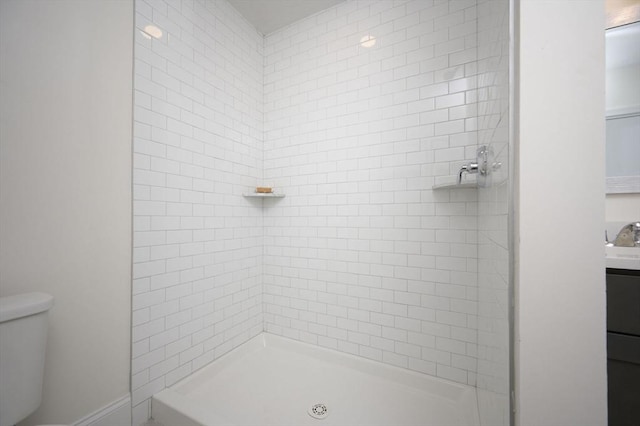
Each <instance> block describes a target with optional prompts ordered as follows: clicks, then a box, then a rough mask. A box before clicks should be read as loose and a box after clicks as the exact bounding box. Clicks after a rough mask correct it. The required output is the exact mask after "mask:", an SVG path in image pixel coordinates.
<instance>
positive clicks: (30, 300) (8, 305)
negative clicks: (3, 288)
mask: <svg viewBox="0 0 640 426" xmlns="http://www.w3.org/2000/svg"><path fill="white" fill-rule="evenodd" d="M51 306H53V296H51V295H49V294H46V293H37V292H34V293H23V294H16V295H14V296H6V297H0V322H5V321H11V320H14V319H18V318H22V317H26V316H28V315H35V314H39V313H40V312H44V311H48V310H49V308H51Z"/></svg>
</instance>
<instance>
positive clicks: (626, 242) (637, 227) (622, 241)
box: [613, 222, 640, 247]
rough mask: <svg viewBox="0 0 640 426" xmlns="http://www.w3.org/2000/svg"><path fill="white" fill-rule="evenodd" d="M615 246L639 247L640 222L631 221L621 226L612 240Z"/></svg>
mask: <svg viewBox="0 0 640 426" xmlns="http://www.w3.org/2000/svg"><path fill="white" fill-rule="evenodd" d="M613 245H614V246H616V247H640V222H631V223H629V224H627V225H625V226H623V227H622V229H621V230H620V232H618V236H616V239H615V240H614V241H613Z"/></svg>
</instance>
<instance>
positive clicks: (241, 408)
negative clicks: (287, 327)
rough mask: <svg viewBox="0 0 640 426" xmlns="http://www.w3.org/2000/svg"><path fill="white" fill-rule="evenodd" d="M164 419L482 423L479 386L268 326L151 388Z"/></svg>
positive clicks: (202, 425) (208, 423)
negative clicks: (312, 341) (266, 330)
mask: <svg viewBox="0 0 640 426" xmlns="http://www.w3.org/2000/svg"><path fill="white" fill-rule="evenodd" d="M152 415H153V418H154V419H155V420H156V421H158V422H160V423H162V424H164V425H167V426H169V425H180V426H221V425H237V426H239V425H262V426H267V425H274V426H275V425H278V426H282V425H299V426H306V425H308V426H313V425H318V426H336V425H342V426H349V425H367V426H375V425H380V426H388V425H398V426H400V425H406V426H409V425H412V426H418V425H419V426H425V425H438V426H443V425H447V426H454V425H457V426H477V425H478V424H479V420H478V410H477V404H476V391H475V388H473V387H471V386H466V385H461V384H458V383H454V382H450V381H447V380H443V379H440V378H436V377H432V376H428V375H425V374H421V373H416V372H413V371H409V370H406V369H402V368H398V367H393V366H390V365H386V364H383V363H380V362H376V361H371V360H368V359H364V358H361V357H356V356H353V355H348V354H344V353H340V352H336V351H332V350H329V349H325V348H320V347H317V346H313V345H309V344H306V343H300V342H298V341H294V340H290V339H286V338H282V337H279V336H275V335H272V334H268V333H262V334H260V335H258V336H256V337H254V338H253V339H251V340H249V341H248V342H247V343H245V344H243V345H241V346H239V347H238V348H236V349H234V350H233V351H231V352H229V353H228V354H226V355H224V356H222V357H221V358H219V359H218V360H216V361H214V362H213V363H211V364H209V365H208V366H206V367H204V368H202V369H200V370H199V371H197V372H195V373H193V374H192V375H190V376H189V377H187V378H185V379H183V380H182V381H180V382H178V383H177V384H175V385H174V386H171V387H170V388H167V389H165V390H163V391H161V392H160V393H158V394H156V395H154V396H153V400H152Z"/></svg>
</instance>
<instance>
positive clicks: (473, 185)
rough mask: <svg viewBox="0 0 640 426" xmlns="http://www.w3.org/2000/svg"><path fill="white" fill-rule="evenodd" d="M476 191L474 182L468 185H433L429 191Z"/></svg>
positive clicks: (476, 186) (476, 185)
mask: <svg viewBox="0 0 640 426" xmlns="http://www.w3.org/2000/svg"><path fill="white" fill-rule="evenodd" d="M465 188H466V189H477V188H478V184H477V183H476V182H469V183H441V184H439V185H433V186H432V187H431V189H465Z"/></svg>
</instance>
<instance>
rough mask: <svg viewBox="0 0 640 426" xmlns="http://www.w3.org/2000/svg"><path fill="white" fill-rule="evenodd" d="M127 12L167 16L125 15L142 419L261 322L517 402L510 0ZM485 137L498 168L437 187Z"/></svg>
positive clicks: (491, 404) (485, 417) (194, 6)
mask: <svg viewBox="0 0 640 426" xmlns="http://www.w3.org/2000/svg"><path fill="white" fill-rule="evenodd" d="M135 12H136V15H135V16H136V28H138V29H141V30H142V29H144V27H145V26H146V25H148V24H154V25H155V26H157V27H158V28H160V29H161V30H162V32H163V35H162V37H161V38H158V39H155V38H149V36H148V35H146V34H143V32H141V31H136V35H135V37H136V42H135V80H134V89H135V101H134V103H135V110H134V161H133V164H134V284H133V332H132V340H133V344H132V347H133V354H132V390H133V393H132V395H133V405H134V407H135V408H134V424H136V425H137V424H140V423H141V422H144V421H145V420H146V419H147V416H148V414H149V401H150V398H151V396H152V395H153V394H154V393H156V392H158V391H160V390H162V389H163V388H165V387H167V386H170V385H172V384H174V383H175V382H177V381H178V380H180V379H182V378H184V377H186V376H187V375H189V374H190V373H192V372H193V371H195V370H197V369H198V368H200V367H202V366H204V365H206V364H207V363H209V362H211V361H213V360H214V359H216V358H218V357H220V356H221V355H223V354H224V353H226V352H228V351H229V350H231V349H233V348H235V347H237V346H239V345H241V344H242V343H244V342H246V341H247V340H248V339H250V338H251V337H253V336H255V335H257V334H259V333H261V332H263V331H266V332H269V333H273V334H278V335H282V336H285V337H289V338H293V339H296V340H301V341H304V342H308V343H311V344H314V345H319V346H324V347H328V348H332V349H335V350H338V351H342V352H348V353H352V354H355V355H358V356H362V357H366V358H370V359H373V360H376V361H381V362H384V363H389V364H393V365H396V366H400V367H404V368H408V369H411V370H415V371H419V372H422V373H426V374H430V375H434V376H437V377H441V378H445V379H448V380H453V381H455V382H459V383H464V384H469V385H472V386H477V387H478V389H479V393H478V395H479V408H480V417H481V420H482V422H483V423H484V424H498V423H496V422H502V423H506V422H508V417H509V413H508V406H509V404H508V398H507V395H508V393H509V339H508V336H509V322H508V319H509V308H508V300H509V297H508V288H509V282H510V279H509V243H508V241H509V240H508V226H509V184H508V179H507V178H508V172H509V155H510V145H509V58H510V55H509V3H508V1H507V0H468V1H467V0H449V1H438V0H436V1H431V0H413V1H400V0H372V1H352V0H348V1H345V2H342V3H340V4H338V5H336V6H334V7H332V8H329V9H327V10H325V11H323V12H320V13H318V14H316V15H313V16H311V17H308V18H305V19H303V20H301V21H298V22H296V23H294V24H292V25H290V26H288V27H286V28H284V29H282V30H279V31H276V32H275V33H272V34H268V35H266V36H263V35H262V34H260V33H258V32H257V31H256V30H255V29H254V28H253V27H252V26H251V25H250V24H249V23H248V22H247V21H246V20H244V18H243V17H242V16H241V15H240V14H239V13H238V12H237V11H236V10H235V9H234V8H233V7H232V6H231V5H230V4H229V3H228V2H227V1H226V0H167V1H162V0H148V1H145V0H136V2H135ZM363 37H365V38H366V37H368V38H371V37H375V44H374V45H373V46H371V47H364V46H363V45H362V44H361V41H362V39H363ZM481 145H484V146H488V147H490V149H491V151H492V152H493V153H494V155H495V161H494V163H495V164H496V170H495V172H494V173H493V174H492V176H491V177H492V182H491V184H490V185H488V186H486V187H481V188H479V189H475V188H463V189H459V188H457V189H435V190H434V189H432V187H433V186H434V185H435V184H443V183H450V182H453V181H454V180H455V177H457V173H458V170H459V169H460V167H461V166H462V165H463V164H464V163H467V162H469V161H472V160H475V159H476V151H477V149H478V147H479V146H481ZM498 163H500V166H499V168H498V166H497V164H498ZM466 179H468V180H469V181H474V180H475V176H469V177H467V178H466ZM256 186H273V187H274V188H275V189H276V190H277V191H278V192H281V193H283V194H285V195H286V197H285V198H278V199H276V198H272V199H252V198H246V197H243V193H247V192H251V191H253V189H254V188H255V187H256ZM481 391H482V392H481Z"/></svg>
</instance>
